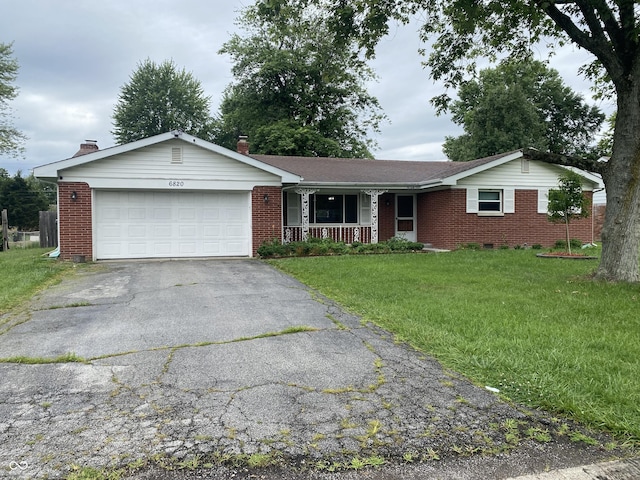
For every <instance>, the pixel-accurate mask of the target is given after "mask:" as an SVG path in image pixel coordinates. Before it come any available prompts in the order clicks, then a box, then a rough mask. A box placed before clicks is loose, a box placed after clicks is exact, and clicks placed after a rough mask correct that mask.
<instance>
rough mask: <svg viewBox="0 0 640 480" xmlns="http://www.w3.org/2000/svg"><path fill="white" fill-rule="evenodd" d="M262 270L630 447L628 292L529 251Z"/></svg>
mask: <svg viewBox="0 0 640 480" xmlns="http://www.w3.org/2000/svg"><path fill="white" fill-rule="evenodd" d="M270 263H271V264H273V265H275V266H277V267H278V268H280V269H282V270H283V271H286V272H288V273H291V274H293V275H294V276H296V277H297V278H298V279H300V280H301V281H302V282H304V283H306V284H307V285H309V286H311V287H313V288H315V289H317V290H319V291H320V292H322V293H323V294H324V295H326V296H328V297H330V298H333V299H334V300H336V301H337V302H338V303H340V304H342V305H343V306H344V307H346V308H347V309H348V310H349V311H351V312H353V313H355V314H357V315H360V316H362V318H363V319H365V320H368V321H371V322H374V323H376V324H377V325H380V326H381V327H383V328H385V329H387V330H389V331H391V332H393V333H395V334H396V335H397V337H398V338H399V339H401V340H404V341H407V342H408V343H410V344H411V345H413V346H415V347H416V348H418V349H420V350H422V351H424V352H426V353H429V354H431V355H433V356H434V357H436V358H438V359H439V360H440V361H441V362H442V364H443V365H445V366H447V367H449V368H451V369H454V370H456V371H458V372H460V373H463V374H465V375H466V376H468V377H469V378H471V379H472V380H473V381H475V382H476V383H477V384H478V385H481V386H485V385H486V386H492V387H494V388H498V389H500V392H501V394H503V395H505V396H507V397H509V398H511V399H513V400H514V401H517V402H519V403H522V404H525V405H529V406H532V407H540V408H543V409H545V410H548V411H551V412H554V413H558V414H566V415H568V416H570V417H572V418H574V419H576V420H578V421H581V422H583V423H585V424H588V425H590V426H593V427H596V428H601V429H604V430H608V431H611V432H612V433H614V434H616V435H618V436H619V437H620V438H622V439H627V440H629V441H630V442H631V443H634V444H638V442H640V315H639V314H638V311H639V310H640V285H629V284H624V285H614V284H608V283H601V282H594V281H592V280H590V279H589V278H588V275H589V274H590V273H591V272H592V271H593V270H594V269H595V267H596V265H597V263H596V261H593V260H561V259H542V258H537V257H536V256H535V253H533V252H532V251H531V250H495V251H470V250H460V251H456V252H450V253H443V254H400V255H375V256H340V257H312V258H290V259H281V260H272V261H270Z"/></svg>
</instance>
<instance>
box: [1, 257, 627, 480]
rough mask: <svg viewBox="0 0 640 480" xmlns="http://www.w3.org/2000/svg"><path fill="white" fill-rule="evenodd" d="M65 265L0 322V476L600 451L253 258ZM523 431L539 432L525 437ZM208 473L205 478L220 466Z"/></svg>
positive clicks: (289, 467) (493, 466) (396, 469)
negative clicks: (73, 269)
mask: <svg viewBox="0 0 640 480" xmlns="http://www.w3.org/2000/svg"><path fill="white" fill-rule="evenodd" d="M78 270H79V271H78V273H77V275H75V276H73V277H72V278H69V279H67V280H65V281H64V282H62V283H61V284H60V285H57V286H55V287H53V288H51V289H49V290H48V291H46V292H44V293H43V294H42V295H40V296H39V297H37V298H35V299H34V300H33V302H32V304H31V308H30V309H28V310H27V311H24V312H20V313H16V314H14V315H13V316H5V317H4V318H2V319H1V324H0V358H4V359H17V358H18V357H22V361H23V363H11V362H6V361H5V362H3V363H0V477H2V478H45V477H46V478H64V477H65V476H67V475H68V473H69V472H70V471H72V470H74V469H77V468H80V467H93V468H105V467H107V468H112V467H122V466H125V465H131V464H134V465H146V467H145V468H143V469H141V470H137V471H134V472H133V473H132V474H131V476H130V478H191V477H189V476H188V472H189V471H186V472H184V473H183V474H176V473H175V472H169V471H167V470H165V469H163V468H160V467H158V466H157V463H158V462H160V463H164V464H166V463H171V464H174V465H175V464H176V463H180V464H181V465H182V466H183V467H185V466H188V467H190V468H192V470H190V471H196V472H198V471H201V469H202V465H204V464H206V463H213V464H218V463H219V462H221V461H228V462H231V463H242V462H244V463H246V462H247V461H257V460H260V459H268V460H271V461H276V462H277V463H278V465H280V466H281V468H280V470H278V471H277V472H276V473H274V475H276V476H274V477H273V478H312V477H313V478H320V477H319V476H322V475H325V474H328V473H326V472H328V471H330V470H332V469H333V468H334V467H336V466H342V467H344V466H359V465H360V464H361V463H362V464H365V465H372V464H376V463H381V462H384V465H383V466H382V467H381V468H378V469H376V470H367V471H366V475H365V478H380V479H382V478H386V479H391V478H457V479H461V478H508V477H515V476H518V475H524V474H532V473H540V472H544V471H548V470H550V469H557V468H562V467H573V466H576V465H582V464H590V463H594V462H598V461H602V460H606V459H609V458H610V457H611V455H614V454H615V452H613V453H611V452H606V451H605V450H604V449H602V448H599V447H598V446H595V447H592V446H588V445H583V444H574V443H571V442H568V441H567V440H566V438H564V437H560V436H554V435H553V432H555V431H556V430H557V429H558V428H559V427H560V424H561V423H565V422H561V421H560V420H557V419H552V418H547V417H546V416H545V415H541V414H536V413H532V412H526V411H524V410H522V409H519V408H517V407H515V406H512V405H510V404H507V403H505V402H503V401H501V400H500V399H499V398H498V397H497V396H496V395H495V394H493V393H491V392H489V391H487V390H486V389H484V388H479V387H477V386H474V385H472V384H471V383H469V382H468V381H467V380H465V379H464V378H460V377H459V376H458V375H456V374H455V373H453V372H450V371H447V370H444V369H443V368H442V367H441V366H440V365H439V364H438V363H437V362H436V361H434V360H433V359H431V358H428V357H426V356H425V355H423V354H421V353H419V352H416V351H414V350H413V349H411V348H409V347H407V346H406V345H404V344H401V343H398V342H396V341H394V338H393V337H392V336H391V335H389V334H388V333H386V332H384V331H381V330H380V329H377V328H375V327H373V326H370V325H363V324H362V323H361V321H360V319H359V318H357V317H355V316H353V315H350V314H347V313H345V312H344V311H342V310H341V309H340V308H338V307H337V306H336V305H334V304H333V303H332V302H331V301H329V300H327V299H326V298H323V297H322V296H320V295H318V294H317V293H316V292H313V291H311V290H309V289H308V288H306V287H305V286H304V285H302V284H300V283H299V282H297V281H295V280H293V279H292V278H290V277H288V276H286V275H283V274H282V273H280V272H278V271H276V270H275V269H273V268H271V267H270V266H268V265H266V264H264V263H261V262H259V261H256V260H198V261H156V262H130V263H108V264H98V265H87V266H82V267H80V268H79V269H78ZM74 356H75V357H76V359H81V360H83V361H82V362H69V361H68V360H70V359H73V358H74ZM61 357H62V359H66V360H67V361H64V362H62V363H52V362H53V361H54V360H55V359H61ZM26 359H30V361H32V362H34V363H35V364H25V363H24V362H25V360H26ZM571 428H574V427H573V426H571ZM531 429H534V430H531ZM537 431H548V432H550V433H551V434H552V436H553V439H552V441H551V442H546V443H542V444H541V443H537V442H533V441H530V440H527V438H528V437H530V436H532V434H531V432H537ZM527 432H529V433H527ZM508 434H512V435H511V436H510V435H508ZM513 435H515V438H517V439H518V440H517V441H516V442H515V444H517V447H515V448H513V445H512V444H513V443H514V436H513ZM605 440H606V439H602V441H605ZM505 452H509V453H505ZM149 459H153V460H154V461H152V462H149ZM309 465H312V466H313V467H314V469H313V470H312V471H311V472H310V471H305V468H307V467H308V466H309ZM474 465H476V466H475V467H474ZM302 467H304V468H302ZM220 468H221V469H222V471H223V473H220V475H221V476H220V477H217V476H215V475H213V474H214V472H215V469H214V470H211V469H208V470H207V469H205V470H203V471H204V473H203V475H206V478H225V474H224V471H226V470H225V468H227V467H224V468H223V467H220ZM301 468H302V470H303V472H304V473H301V474H300V475H301V476H300V477H296V476H295V475H296V474H297V473H296V472H299V471H300V469H301ZM199 469H200V470H199ZM449 469H451V470H449ZM455 469H457V470H455ZM239 471H244V470H242V469H240V470H239ZM456 471H457V474H456V473H455V472H456ZM283 472H284V473H283ZM421 472H422V473H421ZM267 474H268V471H265V473H264V475H265V476H264V478H268V477H267V476H266V475H267ZM352 474H356V475H360V473H354V472H347V473H345V474H344V476H343V478H349V477H348V476H349V475H352ZM169 475H172V476H169ZM175 475H187V476H183V477H179V476H175ZM212 475H213V476H212ZM363 475H364V474H363ZM380 475H383V476H380ZM398 475H400V476H398ZM405 475H409V476H405ZM423 475H430V476H423ZM449 475H450V476H449ZM227 476H228V475H227ZM192 478H203V477H192ZM331 478H337V477H335V476H332V477H331ZM358 478H360V477H358ZM533 478H537V477H533ZM540 478H546V477H540ZM558 478H561V477H558ZM569 478H572V477H569Z"/></svg>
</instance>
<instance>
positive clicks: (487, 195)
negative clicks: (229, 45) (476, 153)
mask: <svg viewBox="0 0 640 480" xmlns="http://www.w3.org/2000/svg"><path fill="white" fill-rule="evenodd" d="M561 172H562V167H559V166H556V165H550V164H542V163H540V162H534V161H530V160H529V159H528V158H527V157H526V155H525V153H524V152H523V151H516V152H510V153H506V154H503V155H496V156H493V157H488V158H485V159H479V160H476V161H472V162H407V161H383V160H368V159H335V158H308V157H277V156H275V157H274V156H265V155H251V154H250V153H249V144H248V142H247V139H246V138H241V139H240V141H239V142H238V151H237V152H233V151H230V150H227V149H224V148H222V147H219V146H217V145H214V144H211V143H208V142H205V141H203V140H201V139H198V138H196V137H192V136H190V135H187V134H184V133H180V132H170V133H167V134H163V135H158V136H156V137H151V138H148V139H144V140H139V141H137V142H133V143H130V144H126V145H120V146H117V147H112V148H109V149H106V150H99V149H98V147H97V145H96V142H93V141H88V142H87V143H85V144H83V145H82V146H81V148H80V150H79V151H78V152H77V154H76V155H75V156H74V157H71V158H69V159H66V160H62V161H59V162H55V163H51V164H48V165H43V166H41V167H37V168H36V169H35V170H34V174H35V176H36V177H38V178H41V179H43V180H45V181H49V182H54V183H57V185H58V209H59V212H58V218H59V237H60V238H59V246H60V247H59V248H60V255H61V257H62V258H63V259H71V258H73V257H75V256H76V255H82V256H84V257H85V258H86V259H87V260H102V259H117V258H174V257H209V256H212V257H215V256H255V255H256V252H257V249H258V248H259V246H260V245H261V244H262V243H263V242H265V241H271V240H274V239H276V240H280V241H283V242H287V241H293V240H297V239H303V238H309V237H310V236H318V237H320V236H321V237H329V238H334V239H336V240H342V241H345V242H348V243H351V242H356V241H358V242H365V243H366V242H371V243H375V242H378V241H383V240H387V239H389V238H392V237H394V236H404V237H405V238H408V239H410V240H416V241H419V242H422V243H425V244H429V245H431V246H433V247H436V248H442V249H455V248H458V247H460V246H464V245H466V244H470V243H474V244H479V245H480V246H484V247H485V248H499V247H502V246H509V247H511V248H513V247H515V246H518V245H519V246H524V245H525V244H526V245H534V244H540V245H543V246H550V245H553V243H555V242H556V241H557V240H558V239H563V238H564V227H563V226H562V225H556V224H552V223H550V222H549V221H548V220H547V215H546V203H545V202H546V200H545V198H546V197H545V195H546V194H548V190H549V189H551V188H554V187H556V186H557V177H558V174H559V173H561ZM583 178H584V182H583V188H584V190H585V193H586V194H587V195H588V196H589V197H591V194H592V191H593V190H594V189H596V188H598V187H600V183H599V182H598V180H597V179H595V178H594V177H592V176H590V175H589V174H584V176H583ZM594 232H597V226H594V219H593V218H587V219H581V220H576V221H573V222H572V224H571V236H572V238H578V239H580V240H581V241H583V242H585V243H586V242H591V241H593V240H594V239H595V238H596V237H594V235H595V234H596V233H594Z"/></svg>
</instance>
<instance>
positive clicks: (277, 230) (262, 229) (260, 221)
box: [251, 187, 282, 256]
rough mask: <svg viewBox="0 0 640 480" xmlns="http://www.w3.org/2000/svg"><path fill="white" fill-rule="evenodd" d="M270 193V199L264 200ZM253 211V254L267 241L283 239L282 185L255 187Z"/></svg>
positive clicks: (252, 199)
mask: <svg viewBox="0 0 640 480" xmlns="http://www.w3.org/2000/svg"><path fill="white" fill-rule="evenodd" d="M265 195H268V196H269V200H268V201H267V202H265V201H264V196H265ZM251 208H252V212H253V219H252V223H253V255H254V256H255V255H256V252H257V250H258V247H260V245H262V243H263V242H265V241H270V240H273V239H274V238H276V239H278V240H282V189H281V188H280V187H255V188H254V189H253V192H252V193H251Z"/></svg>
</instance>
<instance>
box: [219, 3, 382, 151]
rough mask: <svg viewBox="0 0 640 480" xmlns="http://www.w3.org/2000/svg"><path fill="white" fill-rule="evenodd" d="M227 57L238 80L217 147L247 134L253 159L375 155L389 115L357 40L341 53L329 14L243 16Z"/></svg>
mask: <svg viewBox="0 0 640 480" xmlns="http://www.w3.org/2000/svg"><path fill="white" fill-rule="evenodd" d="M239 25H240V26H241V27H242V28H243V29H244V31H245V34H244V35H242V36H241V35H238V34H235V35H233V36H232V37H231V39H230V40H229V41H228V42H226V43H225V44H224V46H223V48H222V49H221V53H225V54H228V55H229V56H230V57H231V60H232V62H233V69H232V72H233V75H234V77H235V79H234V82H233V83H232V84H231V85H230V86H229V87H228V88H227V89H226V91H225V93H224V98H223V101H222V104H221V107H220V117H219V122H218V134H217V140H218V143H221V144H223V145H225V146H228V147H230V148H231V147H233V146H234V144H235V141H236V139H237V136H238V135H239V134H244V135H248V136H249V139H250V142H251V150H252V152H254V153H265V154H282V155H307V156H332V157H371V151H370V149H371V147H373V146H374V143H373V142H372V141H371V140H370V139H369V138H368V134H370V133H371V132H372V131H377V129H378V124H379V122H380V120H381V119H382V118H383V116H382V115H381V113H380V107H379V104H378V101H377V99H376V98H374V97H373V96H371V95H369V94H368V93H367V90H366V88H365V87H366V82H368V81H370V80H372V79H373V78H374V74H373V72H372V70H371V69H370V68H369V67H368V66H367V65H366V63H365V61H364V60H363V59H362V58H361V56H358V55H357V48H355V46H354V44H353V43H352V42H350V41H349V42H345V43H343V44H342V48H339V49H336V48H334V46H335V40H336V39H335V33H333V32H332V30H331V29H330V28H329V26H328V24H327V20H326V18H325V17H324V16H323V15H322V12H321V11H319V10H318V9H314V8H304V6H303V5H301V4H298V3H296V2H290V3H287V4H281V5H276V6H275V8H271V6H270V5H266V4H259V5H257V6H255V7H249V8H247V9H246V10H244V11H243V13H242V15H241V17H240V21H239Z"/></svg>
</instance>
